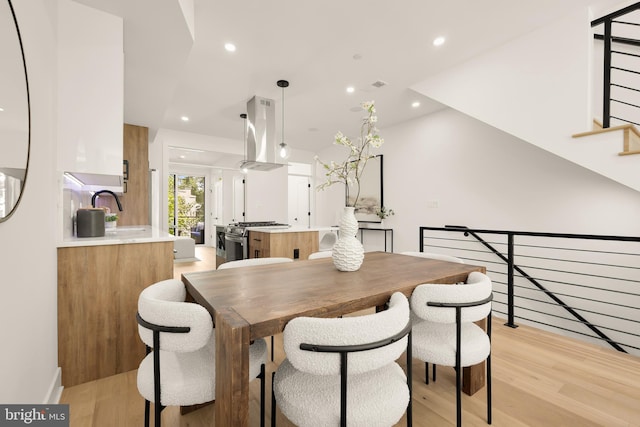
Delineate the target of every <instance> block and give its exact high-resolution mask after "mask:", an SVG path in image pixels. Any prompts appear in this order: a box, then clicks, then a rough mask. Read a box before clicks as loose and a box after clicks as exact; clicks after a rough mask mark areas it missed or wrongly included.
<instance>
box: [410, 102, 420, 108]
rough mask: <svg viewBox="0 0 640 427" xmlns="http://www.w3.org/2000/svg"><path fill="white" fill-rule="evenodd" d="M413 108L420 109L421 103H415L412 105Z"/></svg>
mask: <svg viewBox="0 0 640 427" xmlns="http://www.w3.org/2000/svg"><path fill="white" fill-rule="evenodd" d="M411 106H412V107H413V108H418V107H419V106H420V103H419V102H418V101H413V102H412V103H411Z"/></svg>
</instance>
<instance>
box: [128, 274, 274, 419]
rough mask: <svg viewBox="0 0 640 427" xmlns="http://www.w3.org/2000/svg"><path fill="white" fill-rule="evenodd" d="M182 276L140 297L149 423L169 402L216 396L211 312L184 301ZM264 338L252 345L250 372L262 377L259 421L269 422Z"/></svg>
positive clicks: (141, 373) (141, 383) (141, 377)
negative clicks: (266, 404) (266, 402)
mask: <svg viewBox="0 0 640 427" xmlns="http://www.w3.org/2000/svg"><path fill="white" fill-rule="evenodd" d="M185 298H186V289H185V287H184V284H183V283H182V282H181V281H180V280H176V279H169V280H163V281H161V282H158V283H155V284H153V285H151V286H149V287H147V288H145V289H144V290H143V291H142V292H141V293H140V296H139V298H138V313H137V315H136V318H137V320H138V332H139V334H140V338H141V339H142V341H143V342H144V343H145V344H146V347H147V355H146V357H145V358H144V359H143V360H142V362H140V366H139V367H138V377H137V382H138V391H139V392H140V394H141V395H142V397H144V399H145V410H144V425H145V426H146V427H148V426H149V415H150V414H149V407H150V402H153V403H154V420H155V421H154V422H155V426H156V427H160V412H161V411H162V410H163V409H164V408H165V407H166V406H191V405H197V404H201V403H207V402H211V401H213V400H215V396H216V393H215V383H216V376H215V372H216V371H215V345H216V343H215V333H214V328H213V322H212V320H211V315H210V314H209V312H208V311H207V309H205V308H204V307H202V306H201V305H199V304H195V303H190V302H185ZM266 359H267V345H266V343H265V341H264V340H263V339H260V340H256V341H254V342H253V344H251V346H250V347H249V378H250V379H254V378H260V383H261V384H260V387H261V405H260V417H261V419H260V423H261V424H260V425H261V426H264V404H265V403H264V395H265V363H266Z"/></svg>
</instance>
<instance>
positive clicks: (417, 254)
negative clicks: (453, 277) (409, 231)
mask: <svg viewBox="0 0 640 427" xmlns="http://www.w3.org/2000/svg"><path fill="white" fill-rule="evenodd" d="M400 255H409V256H415V257H420V258H429V259H437V260H440V261H448V262H457V263H459V264H464V261H463V260H462V259H461V258H458V257H455V256H452V255H444V254H438V253H435V252H413V251H405V252H400ZM411 321H412V322H413V323H414V324H415V323H418V322H421V321H422V319H420V318H418V317H416V316H412V318H411ZM436 367H437V365H436V364H435V363H434V364H433V368H432V371H433V373H432V375H433V380H434V381H435V380H436ZM425 379H426V383H427V384H429V363H428V362H425Z"/></svg>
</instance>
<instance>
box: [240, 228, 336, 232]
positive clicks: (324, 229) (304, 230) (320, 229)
mask: <svg viewBox="0 0 640 427" xmlns="http://www.w3.org/2000/svg"><path fill="white" fill-rule="evenodd" d="M246 229H247V230H249V231H260V232H262V233H304V232H307V231H337V230H338V227H331V226H317V227H299V226H292V227H283V226H279V227H278V226H276V227H247V228H246Z"/></svg>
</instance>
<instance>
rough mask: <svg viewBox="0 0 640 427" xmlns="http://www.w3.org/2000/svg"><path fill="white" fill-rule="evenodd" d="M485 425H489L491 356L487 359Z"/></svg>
mask: <svg viewBox="0 0 640 427" xmlns="http://www.w3.org/2000/svg"><path fill="white" fill-rule="evenodd" d="M487 424H491V354H489V357H487Z"/></svg>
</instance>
